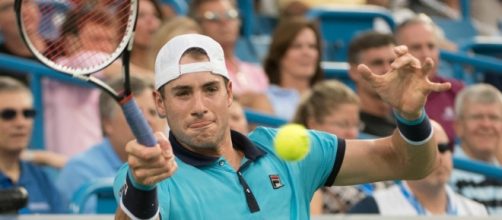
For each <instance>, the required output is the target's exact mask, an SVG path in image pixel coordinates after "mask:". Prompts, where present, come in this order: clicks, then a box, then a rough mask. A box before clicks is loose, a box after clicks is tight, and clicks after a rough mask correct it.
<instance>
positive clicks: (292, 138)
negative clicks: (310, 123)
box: [274, 124, 310, 161]
mask: <svg viewBox="0 0 502 220" xmlns="http://www.w3.org/2000/svg"><path fill="white" fill-rule="evenodd" d="M274 147H275V152H276V153H277V155H278V156H279V157H280V158H282V159H283V160H287V161H297V160H301V159H303V158H304V157H305V156H306V155H307V154H308V153H309V151H310V138H309V134H308V131H307V129H305V127H304V126H303V125H299V124H287V125H284V126H282V127H280V128H279V130H278V131H277V134H276V135H275V139H274Z"/></svg>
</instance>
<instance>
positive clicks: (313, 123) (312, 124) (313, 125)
mask: <svg viewBox="0 0 502 220" xmlns="http://www.w3.org/2000/svg"><path fill="white" fill-rule="evenodd" d="M306 123H307V124H306V126H307V128H308V129H316V128H317V127H318V125H319V123H318V122H317V121H316V120H315V119H314V118H312V117H309V118H308V119H307V122H306Z"/></svg>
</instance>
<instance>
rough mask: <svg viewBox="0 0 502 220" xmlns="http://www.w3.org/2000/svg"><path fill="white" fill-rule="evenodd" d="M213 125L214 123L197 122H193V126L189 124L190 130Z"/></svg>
mask: <svg viewBox="0 0 502 220" xmlns="http://www.w3.org/2000/svg"><path fill="white" fill-rule="evenodd" d="M211 123H212V121H207V120H206V121H196V122H193V123H191V124H189V126H188V127H189V128H192V129H200V128H205V127H207V126H209V125H210V124H211Z"/></svg>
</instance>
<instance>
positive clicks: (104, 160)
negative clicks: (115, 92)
mask: <svg viewBox="0 0 502 220" xmlns="http://www.w3.org/2000/svg"><path fill="white" fill-rule="evenodd" d="M110 85H111V86H112V88H114V89H120V88H121V86H122V85H123V82H122V80H121V79H115V80H113V81H112V82H111V83H110ZM131 89H132V93H133V95H134V98H135V99H136V101H137V103H138V106H139V107H140V108H141V110H142V111H143V114H144V116H145V118H146V120H147V121H148V123H149V124H150V126H151V127H152V129H153V130H154V131H161V132H162V131H164V130H165V127H166V126H165V125H166V124H165V121H164V120H163V119H161V118H160V117H159V115H158V114H157V111H156V109H155V103H154V100H153V96H152V92H153V82H152V81H151V79H150V78H146V77H132V78H131ZM99 114H100V118H101V125H102V127H103V133H104V136H105V137H104V138H103V140H102V141H101V143H99V144H97V145H95V146H93V147H92V148H90V149H88V150H86V151H85V152H82V153H80V154H77V155H75V156H74V157H72V158H71V159H70V160H69V161H68V163H67V164H66V165H65V167H64V168H63V169H62V170H61V172H60V174H59V176H58V180H57V182H56V186H57V188H58V189H59V190H60V191H61V193H62V194H63V196H64V198H65V199H67V200H68V201H69V200H71V198H72V196H73V195H74V194H75V192H77V191H78V189H79V188H80V187H81V186H83V185H84V184H85V183H88V182H91V181H93V180H95V179H98V178H106V177H113V176H115V174H116V172H117V171H118V170H119V168H120V166H121V165H122V164H123V163H125V161H127V153H126V152H125V148H124V146H125V144H126V143H127V142H128V141H130V140H132V139H134V136H133V134H132V132H131V130H130V128H129V126H128V124H127V121H126V119H125V116H124V114H123V113H122V111H121V110H120V107H119V106H118V104H117V103H116V101H115V100H114V99H113V98H112V97H111V96H109V95H108V94H106V93H102V94H101V96H100V99H99ZM95 210H96V201H95V198H92V201H89V202H88V203H87V205H86V206H85V208H84V212H85V213H95Z"/></svg>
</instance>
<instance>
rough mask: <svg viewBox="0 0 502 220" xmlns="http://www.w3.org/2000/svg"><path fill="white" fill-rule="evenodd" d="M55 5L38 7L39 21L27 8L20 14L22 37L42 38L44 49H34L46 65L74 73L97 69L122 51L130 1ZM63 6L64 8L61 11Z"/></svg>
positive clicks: (69, 0) (126, 40)
mask: <svg viewBox="0 0 502 220" xmlns="http://www.w3.org/2000/svg"><path fill="white" fill-rule="evenodd" d="M55 2H59V3H58V4H55V3H54V4H52V3H41V4H39V5H38V11H39V12H40V19H33V18H32V17H33V14H32V13H30V12H32V9H29V8H28V7H24V8H23V7H22V10H23V11H22V13H21V16H23V17H22V19H21V21H22V22H23V26H24V27H25V28H24V29H25V31H26V32H27V33H26V34H25V35H27V36H25V37H28V40H33V41H34V40H35V37H41V38H43V41H44V42H45V44H46V47H45V48H43V49H39V48H35V49H36V50H43V51H38V52H39V53H40V54H42V56H43V57H45V58H46V59H47V60H48V61H47V62H52V63H54V65H56V66H58V65H59V66H61V67H62V68H70V69H73V70H77V71H78V70H83V71H86V70H89V69H99V68H98V67H104V66H106V65H107V64H109V63H111V61H112V60H114V59H116V57H117V56H118V54H119V53H121V51H122V49H123V48H125V46H126V45H124V44H127V42H128V38H129V37H128V36H127V31H131V30H130V29H131V28H132V27H130V23H131V22H129V21H130V20H131V16H132V11H133V10H132V9H131V2H130V1H129V0H113V1H92V0H90V1H80V3H79V4H75V3H73V2H72V0H68V2H67V3H66V4H64V3H61V2H64V1H55ZM62 4H64V5H65V6H67V7H66V8H65V7H61V5H62ZM36 6H37V5H36ZM34 26H35V27H37V26H38V28H33V27H34ZM28 27H29V28H28ZM33 32H35V33H33ZM30 38H31V39H30ZM30 49H32V50H33V48H30Z"/></svg>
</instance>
